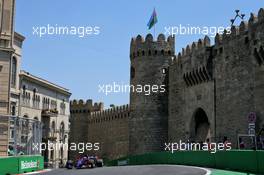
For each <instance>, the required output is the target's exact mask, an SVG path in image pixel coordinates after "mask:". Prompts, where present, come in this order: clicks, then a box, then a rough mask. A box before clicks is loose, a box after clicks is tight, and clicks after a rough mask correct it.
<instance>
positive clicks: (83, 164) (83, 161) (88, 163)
mask: <svg viewBox="0 0 264 175" xmlns="http://www.w3.org/2000/svg"><path fill="white" fill-rule="evenodd" d="M95 166H96V164H95V161H94V160H93V159H91V158H89V157H88V156H83V157H81V158H79V159H78V160H77V163H76V166H75V167H76V168H77V169H81V168H94V167H95Z"/></svg>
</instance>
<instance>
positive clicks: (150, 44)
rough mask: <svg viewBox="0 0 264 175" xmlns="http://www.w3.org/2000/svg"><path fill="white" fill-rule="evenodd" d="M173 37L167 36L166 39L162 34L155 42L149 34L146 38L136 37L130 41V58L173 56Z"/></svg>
mask: <svg viewBox="0 0 264 175" xmlns="http://www.w3.org/2000/svg"><path fill="white" fill-rule="evenodd" d="M174 51H175V37H173V36H169V37H168V38H167V39H166V37H165V35H164V34H159V36H158V38H157V40H154V39H153V36H152V35H151V34H147V35H146V38H143V37H142V36H141V35H138V36H137V37H136V38H132V39H131V43H130V58H131V59H133V58H136V57H142V56H143V57H144V56H159V55H162V56H166V55H168V56H170V55H172V56H173V55H174Z"/></svg>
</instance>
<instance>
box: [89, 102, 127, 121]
mask: <svg viewBox="0 0 264 175" xmlns="http://www.w3.org/2000/svg"><path fill="white" fill-rule="evenodd" d="M129 112H130V108H129V105H128V104H127V105H122V106H116V107H113V108H109V109H105V110H103V111H95V112H91V116H90V117H89V123H98V122H103V121H110V120H114V119H123V118H126V117H128V116H129Z"/></svg>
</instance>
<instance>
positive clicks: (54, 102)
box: [50, 100, 57, 110]
mask: <svg viewBox="0 0 264 175" xmlns="http://www.w3.org/2000/svg"><path fill="white" fill-rule="evenodd" d="M50 108H51V109H52V110H57V102H56V101H55V100H51V101H50Z"/></svg>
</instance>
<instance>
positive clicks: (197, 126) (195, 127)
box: [190, 108, 210, 143]
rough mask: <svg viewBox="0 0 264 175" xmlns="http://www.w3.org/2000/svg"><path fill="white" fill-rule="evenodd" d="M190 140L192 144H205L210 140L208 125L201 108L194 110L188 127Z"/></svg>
mask: <svg viewBox="0 0 264 175" xmlns="http://www.w3.org/2000/svg"><path fill="white" fill-rule="evenodd" d="M190 132H191V133H190V134H191V135H190V140H191V141H194V142H196V143H197V142H205V141H206V139H207V138H210V123H209V120H208V117H207V115H206V112H205V111H204V110H203V109H202V108H198V109H196V110H195V112H194V114H193V116H192V120H191V125H190Z"/></svg>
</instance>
